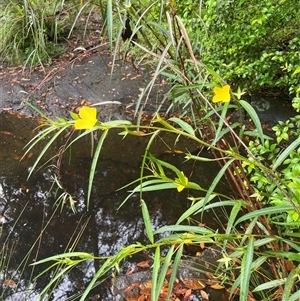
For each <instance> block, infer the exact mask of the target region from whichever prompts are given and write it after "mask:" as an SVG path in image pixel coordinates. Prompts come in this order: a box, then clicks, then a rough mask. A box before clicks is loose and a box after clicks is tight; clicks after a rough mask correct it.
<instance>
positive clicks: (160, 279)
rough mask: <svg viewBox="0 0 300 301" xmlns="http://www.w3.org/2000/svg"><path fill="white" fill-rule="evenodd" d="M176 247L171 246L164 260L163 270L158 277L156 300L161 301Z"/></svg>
mask: <svg viewBox="0 0 300 301" xmlns="http://www.w3.org/2000/svg"><path fill="white" fill-rule="evenodd" d="M174 247H175V246H174V245H172V246H171V248H170V249H169V251H168V253H167V256H166V257H165V258H164V264H163V266H162V268H161V269H160V271H159V277H158V281H157V287H156V291H155V293H156V296H155V300H159V295H160V292H161V289H162V287H163V285H164V281H165V278H166V275H167V272H168V269H169V266H170V265H171V260H172V256H173V253H174Z"/></svg>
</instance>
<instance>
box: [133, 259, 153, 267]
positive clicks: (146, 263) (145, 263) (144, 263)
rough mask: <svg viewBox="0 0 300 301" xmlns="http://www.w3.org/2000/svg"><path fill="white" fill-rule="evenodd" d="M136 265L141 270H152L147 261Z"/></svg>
mask: <svg viewBox="0 0 300 301" xmlns="http://www.w3.org/2000/svg"><path fill="white" fill-rule="evenodd" d="M136 265H137V266H138V267H140V268H150V264H149V262H148V261H147V260H145V261H141V262H139V263H137V264H136Z"/></svg>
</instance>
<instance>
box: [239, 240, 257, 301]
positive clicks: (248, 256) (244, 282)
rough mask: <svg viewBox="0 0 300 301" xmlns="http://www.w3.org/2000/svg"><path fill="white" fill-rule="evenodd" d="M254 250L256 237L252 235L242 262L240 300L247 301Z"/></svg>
mask: <svg viewBox="0 0 300 301" xmlns="http://www.w3.org/2000/svg"><path fill="white" fill-rule="evenodd" d="M253 252H254V237H253V236H251V237H250V239H249V243H248V246H247V249H246V252H245V254H244V256H243V259H242V264H241V286H240V301H247V300H248V294H249V283H250V277H251V265H252V261H253Z"/></svg>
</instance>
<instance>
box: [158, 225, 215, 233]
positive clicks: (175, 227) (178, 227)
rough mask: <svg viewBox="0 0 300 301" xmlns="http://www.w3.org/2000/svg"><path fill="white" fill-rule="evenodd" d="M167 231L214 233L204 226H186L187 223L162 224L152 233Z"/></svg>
mask: <svg viewBox="0 0 300 301" xmlns="http://www.w3.org/2000/svg"><path fill="white" fill-rule="evenodd" d="M169 231H170V232H193V233H196V234H201V235H208V234H213V233H214V232H213V231H211V230H209V229H207V228H204V227H198V226H187V225H171V226H163V227H161V228H159V229H157V230H156V231H154V234H159V233H165V232H169Z"/></svg>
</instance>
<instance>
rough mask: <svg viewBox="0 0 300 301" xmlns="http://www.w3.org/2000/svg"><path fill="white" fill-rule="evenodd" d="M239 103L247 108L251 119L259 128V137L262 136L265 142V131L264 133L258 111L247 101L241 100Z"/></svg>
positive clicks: (261, 138) (262, 140)
mask: <svg viewBox="0 0 300 301" xmlns="http://www.w3.org/2000/svg"><path fill="white" fill-rule="evenodd" d="M239 103H240V104H241V106H242V107H243V108H244V109H245V111H246V112H247V113H248V114H249V116H250V117H251V119H252V121H253V122H254V125H255V127H256V129H257V132H258V137H259V138H260V140H261V143H262V144H264V133H263V130H262V126H261V122H260V120H259V117H258V115H257V113H256V112H255V110H254V109H253V107H252V106H251V105H250V104H249V103H248V102H247V101H245V100H240V101H239Z"/></svg>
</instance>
